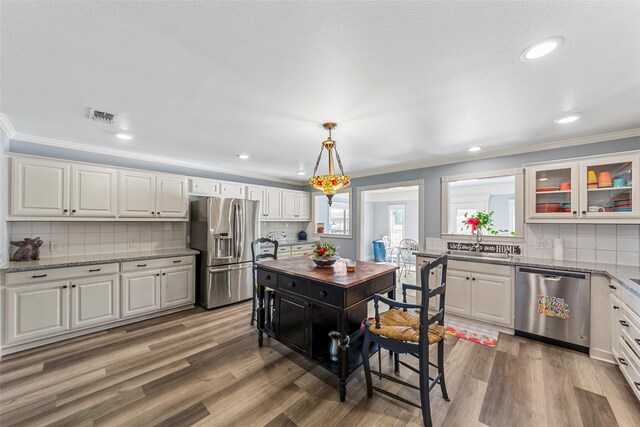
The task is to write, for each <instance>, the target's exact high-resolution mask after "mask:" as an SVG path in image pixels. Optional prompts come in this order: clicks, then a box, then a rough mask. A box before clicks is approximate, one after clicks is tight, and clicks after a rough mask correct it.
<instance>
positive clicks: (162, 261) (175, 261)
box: [122, 256, 193, 273]
mask: <svg viewBox="0 0 640 427" xmlns="http://www.w3.org/2000/svg"><path fill="white" fill-rule="evenodd" d="M189 264H193V257H192V256H183V257H172V258H155V259H145V260H141V261H128V262H123V263H122V272H123V273H127V272H130V271H141V270H148V269H153V268H165V267H177V266H179V265H189Z"/></svg>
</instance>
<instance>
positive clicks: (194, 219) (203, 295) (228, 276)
mask: <svg viewBox="0 0 640 427" xmlns="http://www.w3.org/2000/svg"><path fill="white" fill-rule="evenodd" d="M258 203H259V202H257V201H253V200H244V199H233V198H220V197H202V198H197V199H194V200H192V201H191V247H192V248H193V249H197V250H199V251H200V252H201V253H200V256H199V257H198V259H199V262H198V266H197V268H198V273H197V274H198V276H197V278H198V280H197V282H198V285H197V292H196V298H197V301H198V304H199V305H201V306H202V307H204V308H207V309H209V308H214V307H220V306H223V305H227V304H232V303H234V302H238V301H243V300H246V299H250V298H251V297H252V295H253V265H252V258H251V243H252V242H253V241H254V240H255V239H256V238H257V237H258V236H259V234H260V230H259V226H260V225H259V224H260V222H259V212H258V210H259V207H258V206H259V205H258Z"/></svg>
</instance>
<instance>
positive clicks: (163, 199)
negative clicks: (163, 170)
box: [155, 175, 188, 218]
mask: <svg viewBox="0 0 640 427" xmlns="http://www.w3.org/2000/svg"><path fill="white" fill-rule="evenodd" d="M187 201H188V200H187V180H186V179H184V178H182V177H180V176H175V175H158V176H157V177H156V210H155V212H156V216H159V217H164V218H167V217H170V218H183V217H185V216H186V215H187Z"/></svg>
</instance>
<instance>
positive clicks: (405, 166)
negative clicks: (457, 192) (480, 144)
mask: <svg viewBox="0 0 640 427" xmlns="http://www.w3.org/2000/svg"><path fill="white" fill-rule="evenodd" d="M636 136H640V128H634V129H627V130H622V131H617V132H609V133H602V134H598V135H590V136H583V137H579V138H569V139H560V140H556V141H547V142H541V143H535V144H527V145H521V146H518V147H510V148H502V149H496V150H491V151H486V152H484V153H482V154H478V153H472V154H468V153H465V154H456V155H452V156H444V157H442V158H439V159H435V160H428V161H418V162H410V163H402V164H397V165H390V166H382V167H378V168H371V169H367V170H364V171H361V172H356V173H352V174H350V175H351V177H352V178H364V177H367V176H374V175H382V174H387V173H394V172H402V171H408V170H414V169H422V168H427V167H433V166H442V165H449V164H453V163H464V162H472V161H475V160H484V159H491V158H495V157H504V156H511V155H515V154H523V153H530V152H534V151H545V150H552V149H556V148H566V147H574V146H576V145H586V144H595V143H597V142H605V141H614V140H617V139H624V138H633V137H636Z"/></svg>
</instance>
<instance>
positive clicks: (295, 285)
mask: <svg viewBox="0 0 640 427" xmlns="http://www.w3.org/2000/svg"><path fill="white" fill-rule="evenodd" d="M308 288H309V283H308V282H306V281H305V280H301V279H298V278H297V277H291V276H284V275H279V276H278V289H282V290H285V291H289V292H293V293H295V294H299V295H305V296H306V295H307V290H308Z"/></svg>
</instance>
